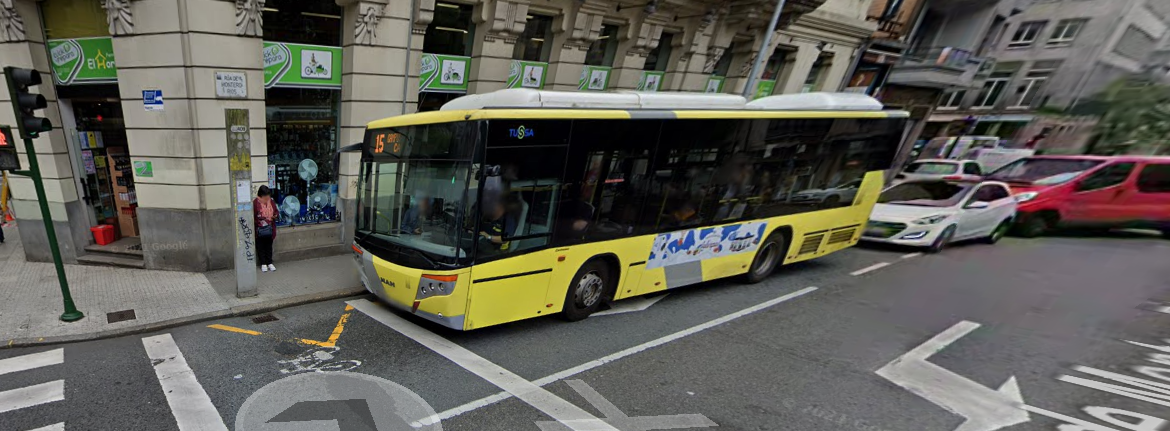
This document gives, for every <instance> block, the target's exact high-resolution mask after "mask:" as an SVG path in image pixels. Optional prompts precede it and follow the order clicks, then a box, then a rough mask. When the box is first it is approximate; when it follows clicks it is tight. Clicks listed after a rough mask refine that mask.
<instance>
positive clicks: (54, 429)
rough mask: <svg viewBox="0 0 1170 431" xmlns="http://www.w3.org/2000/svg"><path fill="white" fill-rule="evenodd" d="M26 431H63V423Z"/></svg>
mask: <svg viewBox="0 0 1170 431" xmlns="http://www.w3.org/2000/svg"><path fill="white" fill-rule="evenodd" d="M28 431H65V422H58V423H55V424H52V425H49V426H47V427H40V428H37V429H35V430H28Z"/></svg>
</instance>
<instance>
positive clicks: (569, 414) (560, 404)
mask: <svg viewBox="0 0 1170 431" xmlns="http://www.w3.org/2000/svg"><path fill="white" fill-rule="evenodd" d="M348 304H349V305H352V306H353V308H356V309H358V311H361V312H362V313H365V314H366V315H367V316H370V317H371V318H373V319H374V320H376V321H378V322H379V323H381V324H383V325H386V326H387V327H389V328H390V329H393V330H395V331H398V332H399V333H401V334H402V335H405V336H407V337H409V338H411V339H412V340H414V341H415V342H418V343H419V344H422V345H423V346H424V347H426V348H428V349H431V350H433V351H434V352H435V353H438V354H440V355H442V356H443V357H445V358H447V359H448V360H450V361H451V362H454V363H455V364H456V365H459V366H460V367H463V369H465V370H467V371H470V372H471V373H472V374H475V375H477V376H479V377H480V378H482V379H484V380H487V381H488V382H490V383H492V384H494V385H496V386H498V387H499V388H500V389H503V390H505V391H507V392H508V393H510V394H512V395H513V396H515V397H516V398H519V399H520V400H521V401H524V402H526V403H528V404H529V405H531V406H532V407H535V408H536V409H537V410H540V411H541V412H544V414H546V415H548V416H549V417H551V418H552V419H553V420H555V421H557V422H560V423H562V424H565V425H566V426H568V427H569V429H572V430H574V431H594V430H596V431H618V430H617V428H614V427H612V426H610V425H608V424H606V423H605V422H603V421H602V420H601V419H598V418H597V417H595V416H593V415H591V414H589V412H586V411H585V410H584V409H582V408H580V407H577V406H576V405H574V404H573V403H570V402H568V401H565V400H563V399H561V398H559V397H557V396H556V395H553V393H552V392H549V391H547V390H545V389H544V388H542V387H540V386H537V385H535V384H533V383H532V382H529V381H528V380H527V379H525V378H523V377H520V376H518V375H516V374H515V373H513V372H511V371H508V370H507V369H505V368H504V367H501V366H499V365H496V364H495V363H493V362H491V361H489V360H487V359H484V358H483V357H481V356H479V355H477V354H475V353H474V352H472V351H470V350H467V349H465V348H463V346H460V345H458V344H455V343H452V342H451V341H450V340H447V339H446V338H443V337H440V336H438V335H436V334H435V333H433V332H431V331H428V330H426V329H423V328H422V327H420V326H418V325H415V324H414V323H411V322H410V321H408V320H406V319H403V318H401V317H399V316H398V315H396V314H394V313H392V312H391V311H390V310H387V309H385V308H382V307H381V306H377V305H375V304H374V303H372V302H370V301H367V300H364V299H360V300H355V301H349V302H348Z"/></svg>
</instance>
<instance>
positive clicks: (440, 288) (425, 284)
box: [414, 274, 459, 301]
mask: <svg viewBox="0 0 1170 431" xmlns="http://www.w3.org/2000/svg"><path fill="white" fill-rule="evenodd" d="M458 279H459V276H458V275H430V274H423V276H422V277H419V279H418V293H416V294H415V295H414V300H415V301H418V300H421V299H426V298H430V297H432V296H445V295H450V294H451V293H453V292H455V281H456V280H458Z"/></svg>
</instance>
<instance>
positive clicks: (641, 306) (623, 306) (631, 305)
mask: <svg viewBox="0 0 1170 431" xmlns="http://www.w3.org/2000/svg"><path fill="white" fill-rule="evenodd" d="M665 297H666V295H658V296H653V297H645V296H644V297H641V298H630V299H623V300H621V301H618V302H615V303H614V306H613V307H612V308H610V309H608V310H605V311H599V312H597V313H593V315H594V316H609V315H612V314H622V313H633V312H635V311H646V309H647V308H650V306H651V305H654V304H656V303H657V302H658V301H661V300H662V298H665Z"/></svg>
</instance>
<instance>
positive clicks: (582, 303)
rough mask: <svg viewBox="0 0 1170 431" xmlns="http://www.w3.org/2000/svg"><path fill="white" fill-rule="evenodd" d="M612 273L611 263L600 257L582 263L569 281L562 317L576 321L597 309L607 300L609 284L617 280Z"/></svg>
mask: <svg viewBox="0 0 1170 431" xmlns="http://www.w3.org/2000/svg"><path fill="white" fill-rule="evenodd" d="M610 273H611V271H610V268H609V265H606V264H605V262H604V261H601V260H599V259H594V260H590V261H588V262H585V264H584V265H581V269H579V270H577V274H576V275H574V276H573V279H572V281H570V282H569V289H568V291H567V292H565V307H564V309H563V310H561V317H562V318H563V319H565V320H567V321H569V322H576V321H578V320H582V319H585V318H586V317H589V315H590V314H593V312H595V311H597V308H598V307H600V306H601V303H602V302H604V300H605V293H606V290H607V288H608V287H609V284H610V283H613V282H616V280H613V277H611V276H610Z"/></svg>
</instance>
